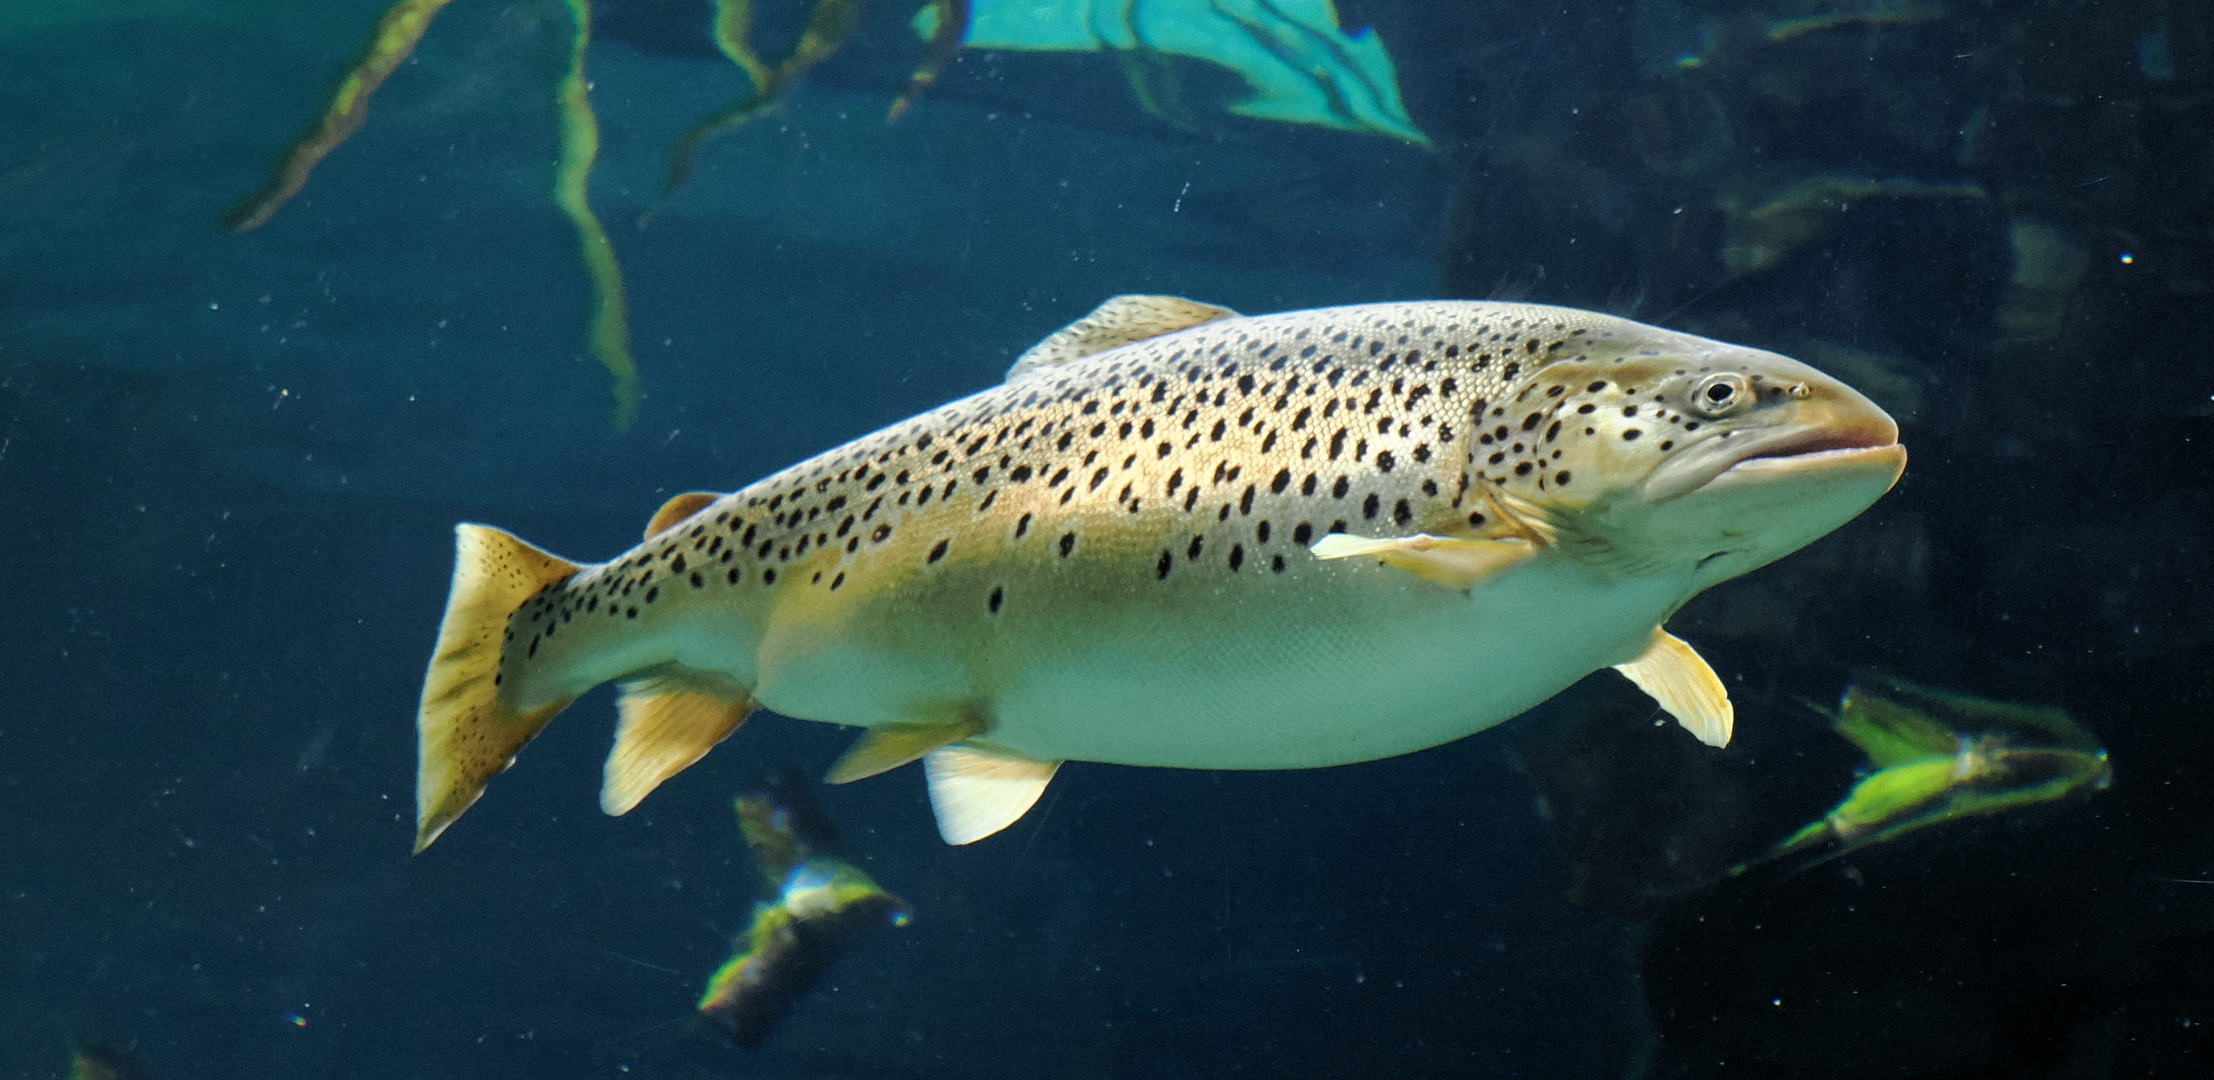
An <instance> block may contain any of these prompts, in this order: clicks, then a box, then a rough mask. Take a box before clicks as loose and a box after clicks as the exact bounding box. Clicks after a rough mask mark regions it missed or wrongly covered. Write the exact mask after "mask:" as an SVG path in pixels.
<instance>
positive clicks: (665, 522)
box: [646, 491, 722, 540]
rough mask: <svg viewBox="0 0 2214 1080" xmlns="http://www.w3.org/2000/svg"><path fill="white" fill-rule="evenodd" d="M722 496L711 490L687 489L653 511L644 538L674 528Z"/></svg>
mask: <svg viewBox="0 0 2214 1080" xmlns="http://www.w3.org/2000/svg"><path fill="white" fill-rule="evenodd" d="M720 498H722V496H721V495H717V494H716V493H714V492H712V491H687V492H685V493H684V494H682V495H679V496H677V497H675V498H673V499H670V500H669V501H668V502H665V503H662V504H661V509H659V510H656V511H654V512H653V520H652V521H649V522H647V523H646V539H648V540H651V539H653V538H654V537H656V536H659V535H661V534H662V533H665V532H668V531H669V530H670V529H673V528H675V527H676V526H677V525H678V523H680V522H682V521H683V520H684V519H685V518H688V517H691V516H692V515H694V514H697V513H699V512H700V511H702V510H705V509H707V504H708V503H711V502H714V501H715V500H717V499H720Z"/></svg>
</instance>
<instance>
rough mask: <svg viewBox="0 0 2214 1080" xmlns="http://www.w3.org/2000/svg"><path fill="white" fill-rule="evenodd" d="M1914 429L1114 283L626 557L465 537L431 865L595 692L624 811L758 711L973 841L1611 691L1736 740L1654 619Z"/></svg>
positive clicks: (1485, 331) (1735, 373) (1440, 305)
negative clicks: (1152, 774) (1197, 784)
mask: <svg viewBox="0 0 2214 1080" xmlns="http://www.w3.org/2000/svg"><path fill="white" fill-rule="evenodd" d="M1896 440H1897V428H1896V425H1894V424H1893V423H1892V422H1891V420H1890V418H1889V417H1888V416H1885V415H1884V413H1883V411H1882V410H1881V409H1879V408H1877V407H1876V406H1875V405H1874V404H1872V403H1870V402H1869V401H1868V400H1867V399H1865V398H1863V397H1861V396H1860V395H1859V394H1857V393H1856V392H1854V391H1853V390H1852V389H1850V388H1849V387H1846V386H1845V385H1843V384H1842V383H1839V382H1837V381H1836V380H1833V379H1830V378H1829V377H1827V376H1825V375H1823V374H1821V373H1820V372H1818V371H1815V370H1814V369H1812V368H1809V367H1807V366H1805V365H1803V364H1799V363H1798V362H1796V361H1793V360H1790V359H1788V358H1785V357H1782V356H1779V355H1776V354H1774V353H1768V352H1763V351H1760V350H1755V349H1749V348H1744V347H1740V346H1734V345H1727V344H1724V343H1721V342H1716V341H1711V340H1707V339H1703V338H1698V337H1694V336H1691V335H1687V334H1681V333H1677V332H1673V331H1668V330H1663V329H1659V328H1656V327H1650V326H1645V325H1642V324H1638V323H1634V322H1630V321H1628V320H1623V319H1619V318H1614V317H1611V316H1605V315H1599V314H1595V313H1590V312H1584V311H1577V310H1572V309H1565V308H1553V307H1545V306H1539V305H1529V304H1510V303H1493V302H1473V301H1433V302H1418V303H1394V304H1371V305H1361V306H1354V307H1344V308H1332V309H1320V310H1311V311H1295V312H1286V313H1281V314H1276V315H1266V316H1257V317H1244V316H1239V315H1236V314H1235V313H1232V312H1229V311H1227V310H1226V309H1222V308H1216V307H1212V306H1209V305H1203V304H1196V303H1193V302H1191V301H1186V300H1179V299H1176V298H1167V297H1121V298H1117V299H1115V300H1113V301H1109V302H1108V303H1107V304H1106V305H1103V306H1102V307H1101V308H1100V309H1099V310H1098V311H1095V312H1094V313H1093V314H1092V315H1091V316H1088V317H1087V318H1086V319H1085V320H1083V321H1080V322H1078V323H1076V324H1074V325H1073V326H1071V327H1069V328H1068V329H1066V330H1063V331H1062V332H1060V333H1059V334H1056V335H1055V336H1054V337H1051V338H1048V339H1047V340H1046V341H1045V342H1043V343H1041V344H1040V345H1039V346H1038V347H1037V348H1035V349H1033V350H1032V351H1031V352H1030V353H1028V354H1026V355H1025V356H1024V358H1023V359H1022V360H1021V361H1019V362H1018V363H1017V364H1016V366H1015V368H1014V370H1013V371H1011V372H1010V373H1009V378H1008V381H1007V382H1006V383H1004V384H1002V385H1000V386H997V387H993V388H991V389H988V390H985V391H982V392H980V393H977V394H974V395H971V396H969V397H966V398H963V399H961V400H958V401H955V402H952V403H950V404H947V405H944V406H941V407H939V408H937V409H934V410H931V411H929V412H926V413H923V414H921V415H919V416H916V417H914V418H912V419H909V420H907V421H904V422H901V423H899V424H895V425H892V426H891V427H888V428H885V429H884V430H882V431H879V432H876V433H874V434H871V435H868V436H864V437H862V438H860V439H857V440H855V441H854V442H851V443H848V444H846V445H845V446H842V447H838V448H836V449H833V450H830V451H827V452H825V453H823V454H821V455H819V456H817V457H814V458H812V459H809V460H807V461H804V462H801V463H799V464H797V465H794V466H792V467H791V468H788V469H786V470H784V471H782V472H779V473H776V474H774V475H772V476H769V477H766V478H764V479H762V480H760V481H757V482H756V483H754V484H751V485H749V486H747V487H745V488H742V489H740V490H738V491H736V492H732V493H729V494H725V495H708V494H700V495H692V496H680V497H679V498H677V499H675V500H672V501H671V503H670V505H669V506H667V507H664V509H663V511H662V513H661V514H659V515H657V516H656V518H655V520H654V522H653V524H652V526H650V527H649V530H648V533H649V535H648V538H647V540H646V541H645V543H643V544H641V545H640V546H639V547H637V548H635V549H633V550H631V551H630V552H627V553H625V554H623V555H622V556H619V557H617V558H616V559H614V560H612V561H610V562H607V563H603V564H599V565H596V566H582V565H578V564H574V563H570V562H567V561H566V560H561V559H559V558H557V557H554V556H551V555H548V554H546V553H544V552H541V551H538V550H537V549H535V548H532V547H530V546H529V545H527V544H524V543H523V542H522V541H520V540H517V539H515V538H513V537H511V536H508V535H507V534H505V533H500V532H498V531H497V530H493V529H489V528H486V527H483V526H468V525H465V526H462V527H461V540H460V548H461V552H460V557H459V560H458V562H457V567H456V573H455V586H454V593H453V598H452V599H451V600H450V601H449V606H448V612H447V618H446V623H445V625H444V626H443V627H442V629H441V635H440V642H439V646H438V650H437V654H436V656H435V657H434V660H433V663H432V668H431V673H430V677H429V678H428V679H427V680H426V685H425V692H424V707H423V712H422V715H421V717H420V720H419V726H420V730H421V734H422V740H423V741H422V763H423V771H422V774H421V776H420V778H419V785H418V811H419V835H418V846H419V847H420V846H421V845H423V844H427V843H428V842H429V841H430V839H431V838H433V837H435V836H436V835H437V832H438V830H439V829H442V828H443V827H444V826H445V824H447V823H448V822H450V821H451V820H452V819H453V817H455V816H457V815H458V814H459V813H460V812H461V810H463V809H465V808H466V807H467V806H468V804H469V803H470V802H472V801H474V799H475V798H476V797H477V795H478V793H479V792H481V789H482V786H483V783H484V781H485V780H486V779H487V778H489V776H490V775H492V774H493V773H494V772H497V771H498V770H499V769H500V768H503V767H505V765H506V764H508V763H509V761H510V760H511V759H512V757H513V755H514V752H515V751H516V750H517V749H519V747H520V746H521V744H522V742H523V741H526V740H527V739H528V738H529V737H530V735H531V734H534V733H535V732H536V730H537V729H538V727H540V726H542V725H543V724H544V722H545V721H546V720H547V719H549V718H550V717H551V716H552V715H553V713H554V712H557V711H559V709H560V708H561V707H563V706H565V705H566V704H567V703H568V702H569V701H571V700H574V699H575V698H576V697H577V696H579V695H581V694H583V693H584V692H585V691H587V690H589V689H590V688H592V687H593V686H596V685H598V684H600V683H602V682H607V681H611V680H619V681H623V682H624V684H625V693H624V697H623V699H622V712H623V715H622V721H621V724H620V726H619V729H618V734H617V745H616V748H615V751H614V753H613V754H612V755H611V756H610V759H609V765H608V771H607V776H606V784H605V786H604V787H603V792H602V804H603V807H605V808H607V809H608V810H610V812H620V811H621V810H626V809H628V808H629V806H631V805H635V803H636V801H637V799H638V798H642V797H643V795H644V794H645V792H646V791H648V790H650V789H651V788H652V786H653V785H654V784H657V783H659V781H660V780H661V779H663V778H665V777H666V776H667V775H671V774H673V773H674V772H675V771H677V770H678V769H681V768H683V767H684V766H685V765H688V764H690V762H691V761H693V760H697V758H698V757H699V756H700V755H702V754H704V753H705V752H706V750H707V749H708V748H709V747H711V746H712V745H714V742H715V741H719V740H720V739H721V738H722V737H724V736H726V735H727V734H729V732H730V731H731V730H734V729H735V728H736V726H737V724H738V723H739V722H740V721H741V720H742V719H743V718H744V716H745V715H746V714H747V713H748V712H750V711H751V710H753V709H755V708H768V709H771V710H774V711H776V712H779V713H782V714H785V715H788V716H794V717H798V718H801V719H810V720H821V721H827V722H833V723H840V724H849V725H857V726H862V727H865V728H868V729H869V731H868V732H867V733H866V734H865V735H864V738H863V740H862V741H861V743H859V744H857V745H856V748H855V749H854V751H852V752H850V753H849V755H848V757H847V759H845V760H842V761H841V762H840V763H839V765H838V766H837V767H834V769H833V771H832V777H831V778H832V779H834V780H844V779H855V778H858V777H860V776H865V775H870V774H871V773H873V772H877V771H882V770H883V769H884V768H889V767H893V766H896V765H898V764H901V763H904V762H905V761H911V760H914V759H915V758H917V757H923V758H925V759H926V767H927V772H928V775H929V777H930V782H931V791H932V798H933V806H934V808H935V809H936V811H937V813H938V816H939V822H940V827H941V831H942V832H944V833H945V835H946V837H947V839H949V840H953V841H955V842H965V841H966V840H969V839H975V838H977V837H978V836H980V835H988V834H989V832H990V831H994V830H996V829H997V828H1000V827H1004V825H1005V824H1007V823H1009V822H1011V821H1013V820H1014V819H1015V818H1016V817H1019V816H1020V814H1021V812H1022V810H1023V809H1024V808H1026V807H1027V806H1028V805H1029V804H1030V801H1031V800H1034V799H1035V798H1036V797H1037V793H1038V792H1039V791H1041V790H1042V789H1043V787H1044V785H1045V782H1046V780H1047V779H1048V778H1050V776H1051V774H1052V769H1053V768H1054V767H1055V766H1056V765H1057V764H1058V763H1059V762H1062V761H1065V760H1086V761H1103V762H1115V763H1122V764H1131V765H1155V766H1179V767H1190V768H1309V767H1317V766H1324V765H1334V764H1342V763H1347V762H1354V761H1364V760H1371V759H1375V758H1381V757H1388V756H1391V755H1394V754H1400V753H1405V752H1409V751H1412V750H1417V749H1421V748H1424V747H1428V746H1434V745H1437V744H1439V743H1443V742H1447V741H1450V740H1452V739H1456V738H1459V737H1461V736H1464V735H1467V734H1470V733H1472V732H1475V731H1479V730H1481V729H1483V728H1486V727H1489V726H1491V725H1493V724H1497V723H1500V722H1502V721H1504V720H1507V719H1509V718H1511V717H1513V716H1515V715H1516V714H1518V713H1520V712H1522V711H1524V710H1526V709H1528V708H1529V707H1531V706H1533V705H1536V704H1537V703H1539V702H1541V701H1543V700H1545V699H1546V698H1547V697H1550V696H1551V695H1552V694H1554V693H1556V692H1558V691H1559V690H1561V689H1562V688H1564V687H1566V686H1567V685H1569V684H1570V683H1572V682H1574V681H1576V680H1577V679H1579V678H1581V677H1583V676H1584V675H1586V674H1588V673H1590V672H1592V671H1595V670H1598V669H1600V668H1603V667H1609V666H1613V667H1617V668H1618V669H1619V670H1622V671H1623V672H1624V674H1626V675H1629V676H1630V677H1631V678H1632V680H1633V681H1635V682H1637V683H1638V684H1639V685H1640V686H1642V687H1644V688H1645V689H1647V690H1648V691H1649V692H1651V693H1653V694H1654V696H1655V697H1656V698H1657V699H1659V700H1660V702H1661V704H1662V705H1663V706H1664V707H1667V708H1669V709H1670V711H1671V712H1673V713H1675V714H1676V715H1677V716H1678V718H1679V719H1682V720H1684V721H1685V722H1686V725H1687V726H1689V727H1692V728H1693V730H1694V731H1695V733H1697V734H1699V735H1700V736H1701V737H1702V738H1704V739H1707V740H1708V741H1710V742H1720V741H1724V740H1726V739H1727V737H1728V728H1729V724H1730V714H1729V707H1728V702H1727V697H1726V694H1724V692H1723V690H1722V687H1721V684H1720V682H1719V681H1718V680H1716V679H1715V677H1714V676H1713V674H1712V672H1711V671H1709V670H1707V668H1706V666H1705V664H1704V663H1703V662H1701V661H1699V659H1698V657H1697V654H1696V653H1695V652H1692V651H1691V649H1690V647H1689V646H1686V645H1684V644H1683V643H1682V642H1680V641H1678V640H1677V639H1675V638H1673V637H1672V636H1669V635H1667V634H1666V633H1665V632H1664V631H1662V630H1661V629H1660V625H1661V623H1662V622H1663V621H1665V620H1666V618H1667V617H1668V616H1669V615H1670V614H1671V613H1673V612H1674V611H1675V610H1676V609H1677V608H1678V607H1679V606H1681V605H1682V604H1683V603H1684V602H1685V601H1686V600H1688V599H1690V598H1691V597H1692V596H1693V595H1695V594H1696V593H1697V592H1699V591H1700V590H1701V589H1703V588H1706V587H1707V586H1709V585H1712V584H1714V583H1716V582H1718V581H1722V580H1725V579H1727V578H1729V577H1733V576H1736V575H1737V574H1740V573H1744V572H1745V571H1747V570H1751V569H1753V568H1755V567H1757V566H1760V565H1763V564H1765V563H1767V562H1769V561H1771V560H1773V559H1775V558H1778V557H1781V556H1782V555H1784V554H1787V553H1788V552H1790V551H1792V550H1795V549H1796V548H1798V547H1800V546H1802V545H1804V544H1805V543H1807V542H1809V541H1811V540H1813V539H1815V538H1816V537H1819V536H1821V535H1822V534H1824V533H1826V532H1828V531H1829V530H1831V529H1833V528H1835V527H1836V526H1838V525H1839V524H1842V523H1843V522H1845V521H1847V520H1849V519H1850V518H1851V517H1853V516H1854V515H1855V514H1857V513H1859V512H1860V511H1861V510H1862V509H1864V508H1865V507H1866V506H1867V505H1868V504H1869V503H1871V502H1873V501H1874V500H1875V499H1876V498H1877V497H1879V496H1880V495H1881V494H1882V493H1883V492H1884V491H1885V490H1887V489H1888V488H1889V487H1890V486H1891V484H1892V483H1893V482H1894V481H1895V480H1896V479H1897V477H1898V475H1899V472H1900V470H1901V469H1902V468H1903V466H1904V461H1905V455H1904V451H1903V449H1901V448H1900V447H1899V446H1898V444H1897V441H1896Z"/></svg>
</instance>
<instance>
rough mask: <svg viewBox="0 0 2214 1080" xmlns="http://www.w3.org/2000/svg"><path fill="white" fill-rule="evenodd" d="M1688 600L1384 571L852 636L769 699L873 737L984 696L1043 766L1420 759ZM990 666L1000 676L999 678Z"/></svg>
mask: <svg viewBox="0 0 2214 1080" xmlns="http://www.w3.org/2000/svg"><path fill="white" fill-rule="evenodd" d="M1689 591H1690V583H1689V582H1688V581H1687V580H1683V579H1679V578H1675V577H1650V578H1631V579H1622V578H1607V577H1599V576H1595V575H1593V574H1591V573H1590V572H1589V571H1588V570H1586V569H1585V568H1583V567H1581V566H1578V565H1575V564H1572V563H1566V562H1561V561H1555V560H1550V559H1541V560H1538V561H1536V562H1535V563H1534V564H1531V565H1525V566H1523V567H1520V568H1517V569H1515V570H1513V571H1510V572H1508V573H1506V574H1503V575H1501V577H1500V579H1499V580H1497V581H1495V582H1492V583H1490V584H1488V585H1486V586H1484V587H1481V588H1479V589H1477V590H1476V591H1475V593H1474V595H1472V596H1470V595H1463V594H1461V593H1458V592H1453V591H1449V590H1446V589H1442V588H1440V587H1438V586H1435V585H1432V584H1430V583H1428V582H1424V581H1421V580H1419V579H1416V578H1414V577H1412V576H1411V575H1407V574H1404V573H1401V572H1399V571H1396V570H1391V569H1388V568H1383V567H1370V568H1363V570H1362V572H1358V573H1354V574H1350V575H1344V576H1342V577H1339V578H1337V579H1336V587H1333V588H1329V589H1327V590H1323V591H1318V592H1307V593H1301V594H1299V595H1297V596H1294V597H1290V598H1284V599H1282V600H1280V601H1279V600H1276V599H1275V598H1272V599H1271V600H1269V601H1259V602H1255V603H1250V604H1240V603H1236V602H1234V601H1233V602H1228V603H1225V604H1222V605H1219V606H1217V607H1213V608H1208V609H1204V610H1203V613H1202V614H1199V615H1195V614H1193V612H1192V611H1191V609H1189V608H1186V609H1183V610H1181V611H1174V612H1170V611H1161V610H1155V609H1147V608H1122V609H1119V610H1114V611H1106V612H1090V613H1063V614H1064V615H1065V616H1068V617H1064V618H1062V619H1059V620H1057V621H1054V622H1050V623H1043V624H1039V625H1034V626H1030V627H1026V628H1021V629H1017V630H1015V631H1014V632H1012V633H1009V634H1007V635H1005V636H1004V637H1000V638H997V639H995V640H993V641H991V642H989V643H985V644H982V645H975V644H972V645H970V646H968V648H970V649H978V648H981V649H986V650H990V651H991V652H993V653H994V654H995V655H993V656H992V657H991V658H990V660H989V661H987V662H985V663H982V664H980V663H979V662H977V659H976V658H974V657H968V656H963V655H961V650H959V649H952V650H947V651H940V650H914V649H899V650H887V649H883V648H878V647H871V646H868V645H865V644H859V643H856V642H853V641H851V640H844V641H840V642H837V643H835V644H831V645H829V646H827V647H826V648H824V649H821V650H819V651H810V652H808V653H807V654H805V655H788V656H785V657H784V658H782V660H781V661H780V662H778V663H776V664H774V665H772V668H771V669H770V670H765V671H764V672H763V676H764V678H763V681H762V683H761V684H760V686H759V687H758V689H757V691H756V694H757V696H758V698H759V700H760V701H761V703H762V704H764V705H766V706H767V707H769V708H771V709H774V710H775V711H777V712H781V713H784V714H786V715H790V716H796V717H800V718H804V719H819V720H826V721H832V722H838V723H848V724H867V725H873V724H877V723H882V722H886V721H891V720H903V719H912V718H913V715H912V711H911V706H910V704H909V703H911V702H915V701H948V700H963V699H966V700H974V701H975V702H976V703H977V705H978V707H979V708H980V709H981V710H982V711H983V712H984V714H985V715H986V716H987V717H988V718H989V720H990V722H991V724H992V728H991V731H990V733H989V734H988V736H986V737H985V738H984V739H980V740H976V741H978V742H980V743H983V744H986V745H991V746H998V747H1004V748H1006V749H1009V750H1013V751H1015V752H1017V753H1020V754H1023V755H1025V756H1028V757H1032V758H1036V759H1040V760H1076V761H1103V762H1113V763H1117V764H1126V765H1150V766H1172V767H1183V768H1209V769H1282V768H1313V767H1319V766H1325V765H1338V764H1345V763H1348V762H1355V761H1368V760H1373V759H1376V758H1384V757H1391V756H1393V755H1396V754H1404V753H1408V752H1411V751H1415V750H1420V749H1423V748H1426V747H1430V746H1436V745H1438V744H1440V743H1444V742H1450V741H1452V740H1454V739H1458V738H1461V737H1462V736H1465V735H1468V734H1471V733H1473V732H1476V731H1481V730H1483V729H1484V728H1487V727H1490V726H1492V725H1494V724H1498V723H1501V722H1504V721H1506V720H1509V719H1512V718H1513V717H1515V716H1517V715H1519V714H1520V713H1522V712H1523V711H1525V710H1527V709H1529V708H1531V707H1532V706H1534V705H1536V704H1538V703H1539V702H1542V701H1544V700H1545V699H1546V698H1549V697H1551V696H1553V695H1554V694H1556V693H1558V692H1560V691H1561V690H1563V689H1565V688H1567V687H1568V686H1569V685H1570V684H1571V683H1574V682H1575V681H1576V680H1577V679H1580V678H1582V677H1583V676H1585V675H1587V674H1589V673H1591V672H1592V671H1595V670H1597V669H1599V668H1602V667H1607V666H1609V665H1612V664H1616V663H1620V662H1623V661H1625V660H1628V659H1630V658H1632V657H1634V656H1636V655H1637V653H1638V652H1639V650H1640V649H1642V648H1643V647H1644V645H1645V643H1646V641H1647V639H1648V638H1649V637H1650V635H1651V633H1652V629H1653V627H1654V626H1655V625H1657V624H1658V623H1659V622H1660V621H1661V620H1662V619H1663V618H1664V617H1666V615H1667V614H1668V613H1669V612H1670V611H1671V610H1672V609H1673V607H1674V606H1675V605H1676V604H1678V603H1680V602H1681V600H1682V599H1683V597H1684V596H1685V595H1687V594H1688V593H1689ZM987 667H988V668H990V669H992V670H991V672H986V671H985V670H983V669H984V668H987Z"/></svg>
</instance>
